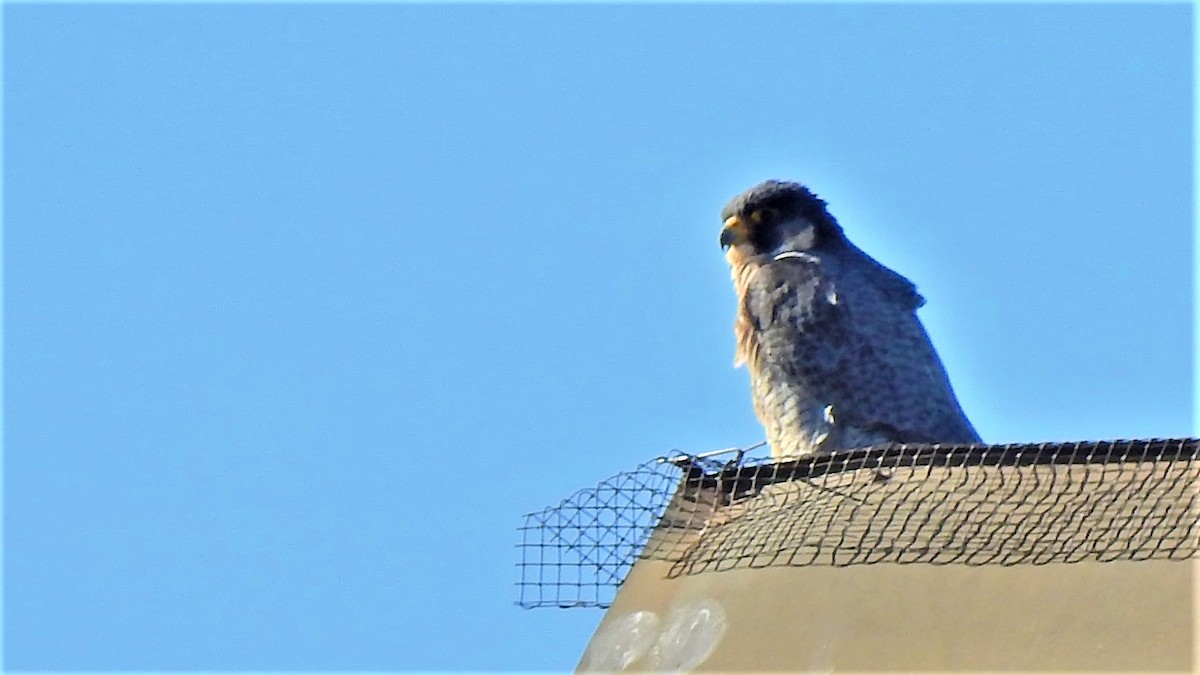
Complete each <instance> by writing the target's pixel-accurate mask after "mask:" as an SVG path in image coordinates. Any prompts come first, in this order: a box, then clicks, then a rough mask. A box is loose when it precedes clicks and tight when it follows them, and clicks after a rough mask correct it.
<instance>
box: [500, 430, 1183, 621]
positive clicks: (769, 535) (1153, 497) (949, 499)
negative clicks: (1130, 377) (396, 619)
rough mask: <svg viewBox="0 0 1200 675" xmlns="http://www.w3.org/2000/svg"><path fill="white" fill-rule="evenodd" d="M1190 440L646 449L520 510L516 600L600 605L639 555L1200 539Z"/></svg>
mask: <svg viewBox="0 0 1200 675" xmlns="http://www.w3.org/2000/svg"><path fill="white" fill-rule="evenodd" d="M1198 448H1200V442H1198V441H1197V440H1195V439H1173V440H1144V441H1099V442H1079V443H1042V444H1025V445H995V446H986V445H975V446H939V445H892V446H880V447H875V448H867V449H862V450H850V451H845V452H839V453H834V454H831V455H827V456H823V457H809V458H805V459H801V460H794V461H787V462H773V461H771V460H770V459H766V458H750V459H747V458H745V457H744V453H742V452H741V451H738V452H736V453H733V452H730V453H729V454H728V455H727V456H728V457H729V460H728V461H726V462H724V463H722V462H720V461H718V459H717V457H720V456H721V453H713V454H712V455H715V456H712V455H710V456H708V457H704V456H701V457H686V456H685V457H680V458H675V459H674V460H667V459H658V460H655V461H652V462H647V463H646V464H643V465H641V466H640V467H638V468H637V469H635V470H634V471H632V472H629V473H624V474H621V475H619V476H615V477H613V478H610V479H608V480H606V481H604V482H603V483H601V484H600V485H598V486H597V487H595V488H593V489H590V490H583V491H580V492H578V493H576V494H575V495H574V496H573V497H571V498H570V499H567V500H565V501H564V502H562V504H560V505H558V506H556V507H552V508H548V509H546V510H544V511H542V512H539V513H534V514H529V515H528V516H526V517H525V524H524V526H523V527H522V528H521V533H522V541H521V543H520V544H519V545H518V548H519V549H520V550H521V562H520V563H519V567H520V569H521V581H520V582H519V584H518V586H519V595H520V597H519V600H518V604H520V605H521V606H523V607H543V606H557V607H577V606H593V607H607V606H608V605H609V604H610V603H611V601H612V597H613V595H614V594H615V593H616V589H617V587H618V586H619V585H620V583H621V581H622V580H623V579H624V578H625V575H626V573H627V572H628V571H629V568H630V566H631V565H632V564H633V563H634V561H635V560H637V559H638V558H651V559H658V560H666V561H669V562H670V563H672V564H671V568H670V572H669V576H677V575H680V574H695V573H699V572H704V571H710V570H726V569H735V568H746V567H771V566H805V565H833V566H844V565H856V564H877V563H897V564H912V563H926V564H935V565H945V564H962V565H1043V564H1048V563H1073V562H1081V561H1095V562H1105V561H1113V560H1150V559H1172V560H1178V559H1186V558H1190V557H1192V556H1194V555H1195V554H1196V552H1197V548H1198V543H1197V535H1198V534H1200V532H1198V527H1197V513H1198V512H1197V507H1198V506H1200V504H1198V503H1197V495H1196V485H1197V482H1196V479H1197V477H1198V476H1197V472H1198V470H1200V465H1198V464H1197V461H1196V460H1197V451H1198Z"/></svg>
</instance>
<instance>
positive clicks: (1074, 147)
mask: <svg viewBox="0 0 1200 675" xmlns="http://www.w3.org/2000/svg"><path fill="white" fill-rule="evenodd" d="M1190 12H1191V10H1190V9H1189V8H1188V6H1186V5H1174V6H1164V5H1136V6H1118V5H1093V6H1088V5H1074V4H1072V5H1058V6H1049V5H1047V6H1040V5H994V6H972V7H964V6H940V5H925V6H915V7H914V6H897V5H857V6H825V5H770V6H703V5H661V6H532V5H525V6H473V7H472V6H454V7H446V6H422V5H407V6H405V5H382V4H379V5H366V6H333V5H299V6H295V5H294V6H279V5H247V6H200V5H194V6H183V5H177V6H142V5H129V6H123V7H81V6H66V5H17V6H14V5H8V6H6V7H5V8H4V24H5V25H4V141H5V148H4V149H5V152H4V211H3V216H4V253H5V256H4V275H5V276H4V309H5V314H4V357H5V366H6V367H5V373H4V388H5V391H4V396H5V408H4V413H5V418H4V422H5V429H4V472H5V482H4V493H5V494H4V498H5V499H4V538H5V541H4V544H5V546H4V553H5V557H4V592H5V597H4V600H5V607H4V610H5V614H4V619H5V632H4V638H5V645H4V646H5V649H6V655H5V660H6V663H5V665H6V666H7V667H8V668H9V669H40V670H51V669H73V670H85V669H86V670H99V669H146V670H166V669H191V670H202V669H203V670H222V669H240V670H247V669H260V670H294V669H302V668H303V669H328V670H406V669H500V668H503V669H564V668H570V667H573V666H574V665H575V663H576V660H577V658H578V656H579V655H580V653H581V652H582V650H583V647H584V645H585V644H586V641H587V639H588V637H589V636H590V634H591V632H592V630H593V629H594V627H595V625H596V624H597V622H598V621H599V619H600V616H601V613H600V612H599V611H594V610H593V611H587V610H573V611H559V610H539V611H523V610H520V609H517V608H516V607H515V606H514V605H513V602H514V600H515V598H516V594H515V588H514V585H513V584H514V582H515V581H516V579H517V576H516V569H515V567H514V564H515V562H516V560H517V552H516V550H515V549H514V544H515V543H516V540H517V538H516V531H515V528H516V526H517V525H518V524H519V523H520V516H521V515H522V514H523V513H525V512H528V511H533V510H537V509H540V508H542V507H544V506H546V505H548V504H552V503H555V502H557V501H558V500H559V499H561V498H563V497H566V496H568V495H569V494H571V493H572V492H574V491H575V490H576V489H578V488H580V487H585V486H588V485H592V484H594V483H595V482H597V481H598V480H600V479H603V478H605V477H607V476H609V475H611V474H613V473H616V472H618V471H622V470H624V469H627V468H631V467H633V466H635V465H636V464H638V463H639V462H641V461H643V460H646V459H649V458H652V457H655V456H657V455H659V454H663V453H665V452H668V451H670V450H671V449H672V448H677V449H683V450H689V451H702V450H707V449H712V448H718V447H725V446H729V445H734V444H748V443H752V442H755V441H757V440H758V439H759V438H760V437H761V431H760V428H759V426H758V423H757V421H756V420H755V418H754V415H753V413H752V411H751V409H750V405H749V403H748V394H747V382H746V374H745V372H744V371H740V370H734V369H733V368H732V358H733V334H732V321H733V310H734V297H733V293H732V291H731V289H730V285H729V279H728V272H727V270H726V268H725V264H724V261H723V259H722V256H721V251H720V250H719V248H718V246H717V232H718V229H719V226H720V223H719V219H718V212H719V209H720V207H721V205H722V204H723V203H724V202H725V200H726V199H728V198H729V197H730V196H732V195H733V194H734V193H736V192H739V191H740V190H742V189H744V188H746V187H748V186H749V185H751V184H753V183H755V182H757V181H759V180H761V179H764V178H767V177H778V178H791V179H798V180H801V181H804V182H806V183H808V184H809V185H810V186H811V187H812V188H813V189H814V190H816V191H817V192H818V193H820V194H821V195H822V196H824V197H825V198H826V199H828V201H829V202H830V208H831V209H832V211H833V212H834V214H835V215H836V216H837V217H838V218H839V219H840V220H841V222H842V224H843V226H844V227H845V229H846V231H847V233H848V234H849V236H850V237H851V238H852V239H853V240H854V241H855V242H856V243H858V244H859V245H860V246H862V247H863V248H864V249H865V250H867V251H868V252H870V253H871V254H873V255H874V256H876V257H877V258H879V259H880V260H882V261H883V262H885V263H886V264H888V265H890V266H891V267H893V268H894V269H896V270H898V271H900V272H901V273H903V274H905V275H906V276H908V277H909V278H911V279H912V280H913V281H915V282H916V283H917V285H918V287H919V288H920V290H921V292H922V293H923V294H924V295H925V296H926V298H927V299H928V305H927V306H926V307H925V308H924V309H922V310H921V313H920V316H921V317H922V318H923V319H924V321H925V323H926V326H927V327H928V328H929V330H930V332H931V334H932V336H933V339H934V342H935V343H936V345H937V346H938V347H939V349H940V351H941V353H942V355H943V358H944V360H945V362H946V365H947V368H948V370H949V372H950V374H951V378H952V380H953V382H954V385H955V387H956V389H957V391H958V394H959V397H960V399H961V401H962V404H963V406H964V408H965V409H966V410H967V412H968V414H969V415H970V416H971V418H972V419H973V421H974V422H975V425H976V426H977V427H978V429H979V431H980V433H981V434H982V435H983V436H984V437H985V439H987V440H989V441H994V442H1007V441H1037V440H1070V439H1089V438H1115V437H1150V436H1183V435H1188V434H1189V433H1190V432H1192V430H1193V425H1192V420H1191V414H1192V406H1191V401H1192V382H1191V380H1192V375H1191V372H1192V371H1191V368H1192V353H1193V352H1192V332H1191V331H1192V318H1191V317H1192V296H1193V288H1192V284H1191V275H1192V273H1193V260H1192V236H1193V235H1192V228H1191V210H1192V176H1191V159H1192V135H1191V134H1192V129H1191V104H1192V91H1191V75H1192V70H1191V68H1192V65H1191V64H1192V62H1191V58H1192V57H1191V52H1190V49H1191V26H1192V18H1191V13H1190Z"/></svg>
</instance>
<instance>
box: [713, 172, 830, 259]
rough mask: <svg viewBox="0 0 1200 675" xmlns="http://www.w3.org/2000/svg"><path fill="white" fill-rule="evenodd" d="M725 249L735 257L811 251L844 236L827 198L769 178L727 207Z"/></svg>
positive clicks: (723, 234) (724, 218) (724, 231)
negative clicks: (825, 199)
mask: <svg viewBox="0 0 1200 675" xmlns="http://www.w3.org/2000/svg"><path fill="white" fill-rule="evenodd" d="M721 220H723V221H724V223H725V225H724V227H723V228H722V230H721V248H722V249H725V250H726V251H727V254H726V255H727V257H728V258H729V260H730V262H738V261H742V260H745V259H747V258H752V257H755V256H759V255H764V254H772V255H774V254H779V253H782V252H784V251H808V250H812V249H815V248H821V247H823V246H826V245H829V244H831V243H835V242H838V241H841V240H842V229H841V227H840V226H839V225H838V224H837V221H836V220H834V218H833V216H831V215H829V211H827V210H825V202H824V200H822V199H821V198H820V197H818V196H816V195H815V194H813V193H812V192H811V191H810V190H809V189H808V188H806V187H804V186H803V185H801V184H799V183H791V182H787V181H779V180H768V181H764V182H762V183H759V184H758V185H755V186H754V187H752V188H750V189H749V190H746V191H745V192H743V193H742V194H740V195H738V196H736V197H734V198H733V199H731V200H729V203H728V204H726V205H725V208H724V209H722V210H721Z"/></svg>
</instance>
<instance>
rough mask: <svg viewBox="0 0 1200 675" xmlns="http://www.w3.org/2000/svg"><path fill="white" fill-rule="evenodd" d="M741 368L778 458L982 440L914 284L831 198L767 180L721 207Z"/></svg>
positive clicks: (804, 188) (722, 240)
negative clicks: (856, 239) (861, 242)
mask: <svg viewBox="0 0 1200 675" xmlns="http://www.w3.org/2000/svg"><path fill="white" fill-rule="evenodd" d="M721 219H722V220H723V221H724V228H723V229H722V230H721V248H722V249H724V250H725V252H726V253H725V257H726V259H727V260H728V261H729V266H730V271H731V275H732V277H733V286H734V290H735V292H736V293H737V297H738V309H737V320H736V322H735V325H734V332H735V334H736V336H737V356H736V359H735V362H734V364H735V365H741V364H743V363H744V364H746V365H747V366H748V367H749V370H750V388H751V395H752V397H753V400H754V409H755V412H757V413H758V418H759V420H761V421H762V424H763V426H764V427H765V428H766V434H767V441H768V442H769V443H770V445H771V451H772V455H773V456H774V457H776V458H783V457H796V456H802V455H808V454H814V453H825V452H829V451H834V450H841V449H846V448H858V447H865V446H869V445H874V444H877V443H890V442H896V443H979V442H981V441H980V439H979V435H978V434H976V433H975V429H974V427H972V426H971V422H970V421H969V420H967V417H966V415H965V414H963V411H962V408H960V407H959V404H958V400H957V399H956V398H955V396H954V391H953V390H952V389H951V387H950V380H949V378H948V377H947V376H946V371H945V369H944V368H943V367H942V362H941V360H940V359H939V358H938V355H937V352H936V351H935V350H934V348H933V344H932V343H930V341H929V336H928V335H927V334H926V333H925V329H924V327H923V326H922V325H921V321H920V319H918V318H917V314H916V311H917V308H918V307H920V306H921V305H923V304H925V299H924V298H922V297H921V295H920V294H919V293H917V289H916V287H915V286H913V284H912V282H910V281H909V280H908V279H905V278H904V277H903V276H901V275H899V274H897V273H896V272H893V271H892V270H890V269H888V268H887V267H884V266H883V265H882V264H880V263H879V262H877V261H876V260H875V259H873V258H872V257H871V256H869V255H867V254H866V253H864V252H863V251H862V250H860V249H859V248H858V247H856V246H855V245H854V244H852V243H850V240H848V239H847V238H846V236H845V234H844V233H843V232H842V228H841V226H840V225H838V223H837V221H836V220H834V218H833V216H832V215H830V213H829V211H827V210H826V208H825V202H824V201H823V200H822V199H820V198H819V197H817V196H816V195H815V194H813V193H812V192H810V191H809V190H808V188H806V187H804V186H803V185H800V184H799V183H791V182H784V181H775V180H769V181H766V182H764V183H761V184H759V185H756V186H754V187H753V188H750V189H749V190H747V191H746V192H743V193H742V194H740V195H738V196H737V197H734V198H733V199H732V200H730V202H729V203H728V204H727V205H726V206H725V208H724V210H722V211H721Z"/></svg>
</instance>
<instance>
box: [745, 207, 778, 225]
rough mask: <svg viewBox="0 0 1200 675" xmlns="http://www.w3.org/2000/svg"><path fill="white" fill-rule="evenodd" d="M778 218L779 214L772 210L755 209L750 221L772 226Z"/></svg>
mask: <svg viewBox="0 0 1200 675" xmlns="http://www.w3.org/2000/svg"><path fill="white" fill-rule="evenodd" d="M777 217H779V212H778V211H776V210H775V209H772V208H762V209H755V210H754V212H753V213H751V214H750V220H752V221H754V222H755V223H767V224H770V223H772V222H774V221H775V219H776V218H777Z"/></svg>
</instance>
